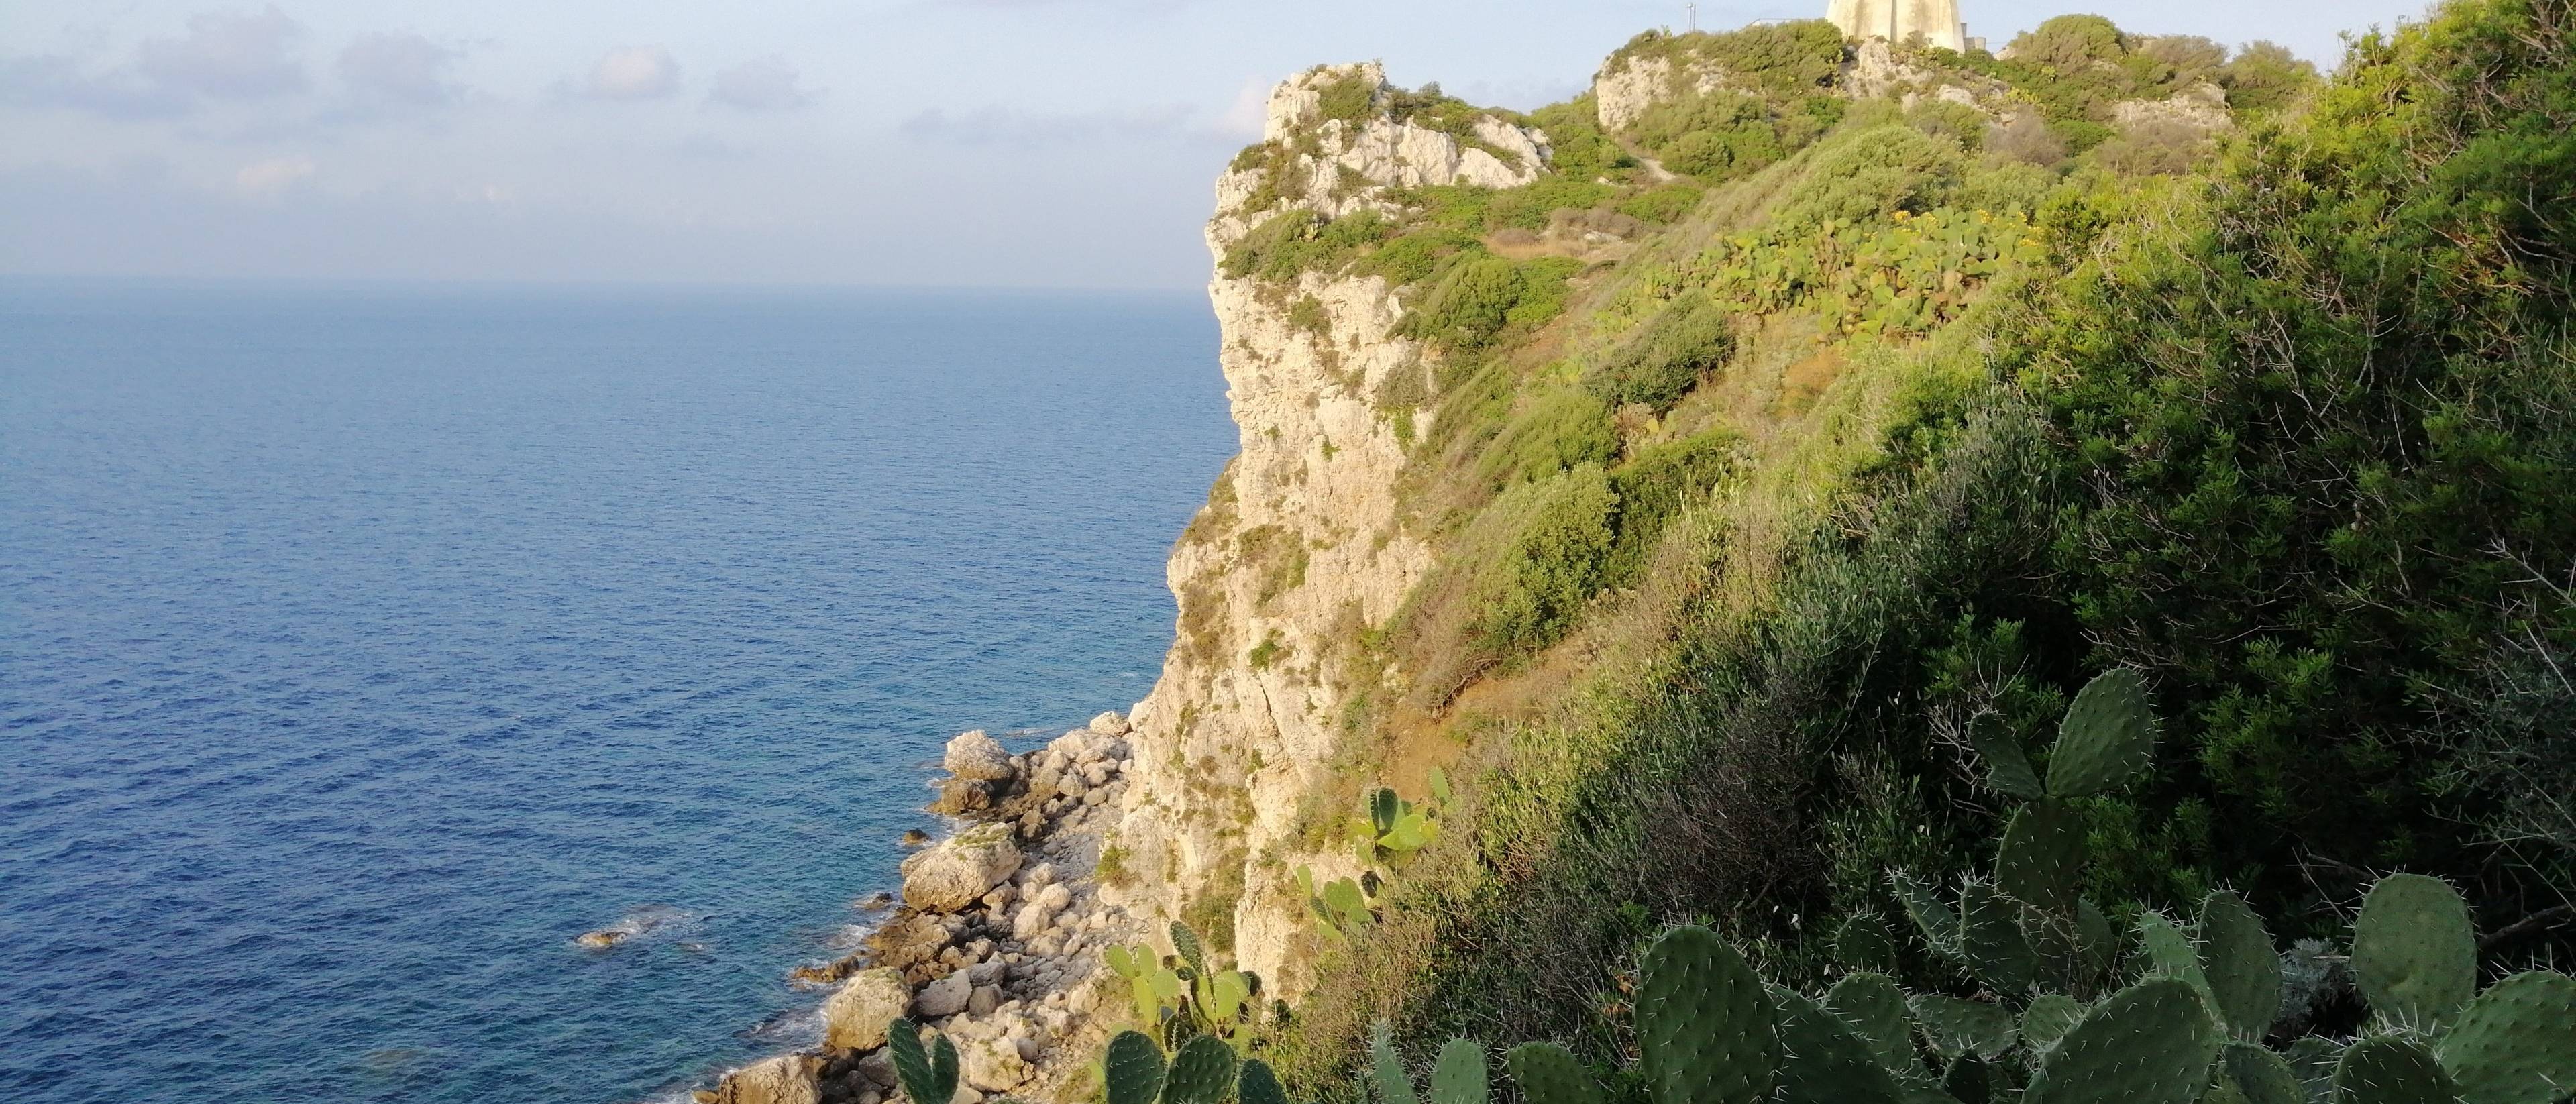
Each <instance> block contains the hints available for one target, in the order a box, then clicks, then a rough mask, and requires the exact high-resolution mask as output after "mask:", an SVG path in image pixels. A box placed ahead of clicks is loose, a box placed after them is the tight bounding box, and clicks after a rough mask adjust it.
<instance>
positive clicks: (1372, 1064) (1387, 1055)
mask: <svg viewBox="0 0 2576 1104" xmlns="http://www.w3.org/2000/svg"><path fill="white" fill-rule="evenodd" d="M1369 1083H1370V1084H1373V1085H1375V1086H1377V1099H1378V1104H1419V1101H1417V1100H1416V1098H1415V1097H1414V1095H1413V1075H1412V1074H1409V1073H1406V1072H1404V1059H1403V1058H1400V1057H1398V1056H1397V1055H1396V1053H1395V1040H1394V1039H1393V1038H1392V1037H1390V1036H1389V1035H1388V1034H1387V1030H1386V1023H1385V1021H1383V1020H1381V1021H1379V1022H1378V1024H1377V1027H1376V1029H1375V1030H1373V1031H1371V1032H1370V1033H1369Z"/></svg>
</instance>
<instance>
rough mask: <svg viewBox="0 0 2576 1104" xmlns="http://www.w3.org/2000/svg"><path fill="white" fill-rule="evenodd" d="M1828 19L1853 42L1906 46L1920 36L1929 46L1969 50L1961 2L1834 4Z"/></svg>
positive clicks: (1855, 0) (1858, 0)
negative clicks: (1879, 40)
mask: <svg viewBox="0 0 2576 1104" xmlns="http://www.w3.org/2000/svg"><path fill="white" fill-rule="evenodd" d="M1825 18H1827V19H1830V20H1832V21H1833V24H1834V26H1837V27H1840V28H1842V31H1843V33H1844V34H1845V35H1848V36H1850V37H1852V38H1863V39H1866V38H1884V39H1887V40H1888V41H1890V42H1903V41H1905V40H1907V39H1909V38H1912V37H1913V36H1915V35H1918V34H1919V35H1922V36H1923V41H1924V42H1925V43H1926V44H1929V45H1933V46H1942V47H1947V48H1949V49H1952V50H1965V49H1967V48H1968V28H1967V25H1966V24H1963V23H1961V22H1959V0H1830V3H1829V4H1828V5H1827V6H1826V8H1825Z"/></svg>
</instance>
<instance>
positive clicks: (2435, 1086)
mask: <svg viewBox="0 0 2576 1104" xmlns="http://www.w3.org/2000/svg"><path fill="white" fill-rule="evenodd" d="M2334 1088H2335V1099H2336V1100H2338V1101H2340V1102H2342V1104H2455V1102H2456V1101H2457V1100H2459V1097H2460V1090H2459V1088H2458V1087H2457V1086H2454V1085H2453V1084H2451V1075H2449V1074H2447V1073H2444V1072H2442V1063H2440V1062H2439V1061H2436V1060H2435V1059H2434V1057H2433V1052H2432V1051H2429V1050H2426V1049H2424V1044H2422V1043H2419V1042H2416V1041H2415V1040H2413V1039H2411V1038H2408V1037H2406V1036H2403V1035H2374V1036H2372V1037H2370V1038H2367V1039H2363V1040H2362V1041H2360V1042H2358V1043H2354V1044H2352V1049H2350V1050H2347V1051H2344V1052H2343V1061H2341V1062H2338V1063H2336V1064H2335V1074H2334Z"/></svg>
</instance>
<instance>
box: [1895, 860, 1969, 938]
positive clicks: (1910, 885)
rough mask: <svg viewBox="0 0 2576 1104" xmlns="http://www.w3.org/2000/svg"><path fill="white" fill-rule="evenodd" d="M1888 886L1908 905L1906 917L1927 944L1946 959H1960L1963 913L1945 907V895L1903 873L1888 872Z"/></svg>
mask: <svg viewBox="0 0 2576 1104" xmlns="http://www.w3.org/2000/svg"><path fill="white" fill-rule="evenodd" d="M1887 885H1888V888H1889V889H1892V890H1894V891H1895V892H1896V899H1897V901H1898V902H1899V903H1901V904H1903V905H1904V906H1905V915H1906V916H1907V917H1909V918H1911V919H1912V920H1913V921H1914V927H1915V929H1916V930H1917V931H1919V932H1921V933H1922V936H1923V945H1924V946H1926V947H1930V948H1931V949H1932V953H1933V954H1936V955H1940V956H1941V957H1943V958H1948V959H1954V960H1955V959H1957V958H1958V957H1959V910H1957V909H1954V908H1951V907H1950V906H1949V905H1947V904H1944V903H1943V902H1942V900H1941V895H1940V894H1939V893H1937V892H1935V891H1934V890H1933V888H1932V887H1931V886H1930V885H1929V884H1926V883H1925V882H1924V881H1923V880H1922V879H1920V878H1917V877H1915V876H1914V875H1911V874H1908V873H1906V872H1904V871H1902V870H1891V871H1888V872H1887Z"/></svg>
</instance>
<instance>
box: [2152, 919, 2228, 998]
mask: <svg viewBox="0 0 2576 1104" xmlns="http://www.w3.org/2000/svg"><path fill="white" fill-rule="evenodd" d="M2138 957H2139V958H2140V959H2141V960H2143V961H2142V964H2141V965H2142V969H2143V970H2144V972H2146V973H2148V974H2151V975H2154V976H2156V977H2169V978H2173V979H2175V980H2177V981H2181V982H2183V983H2184V984H2186V985H2189V986H2191V987H2192V988H2193V989H2194V990H2196V991H2198V992H2199V993H2200V995H2201V996H2202V997H2204V998H2207V999H2208V1000H2209V1001H2210V1003H2211V1004H2212V1005H2213V1006H2215V1005H2216V1004H2217V998H2216V997H2214V996H2211V995H2210V992H2209V972H2208V971H2206V970H2203V969H2201V968H2200V948H2199V947H2197V946H2194V945H2193V944H2192V941H2191V936H2190V935H2188V934H2186V933H2184V931H2183V930H2182V926H2181V925H2179V924H2176V923H2174V922H2173V918H2172V917H2169V916H2166V915H2165V914H2163V913H2161V912H2156V911H2154V910H2149V911H2146V912H2143V913H2140V914H2138Z"/></svg>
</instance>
